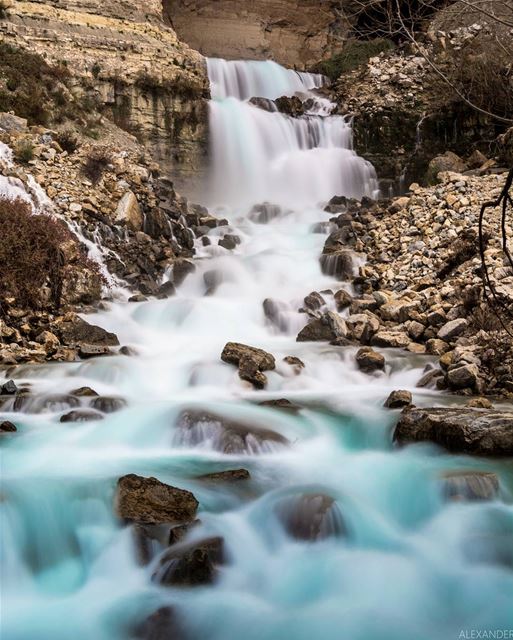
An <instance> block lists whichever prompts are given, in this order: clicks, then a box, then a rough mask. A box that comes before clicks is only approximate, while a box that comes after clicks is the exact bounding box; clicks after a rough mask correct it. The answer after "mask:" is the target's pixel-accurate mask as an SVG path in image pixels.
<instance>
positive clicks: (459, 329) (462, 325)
mask: <svg viewBox="0 0 513 640" xmlns="http://www.w3.org/2000/svg"><path fill="white" fill-rule="evenodd" d="M467 327H468V321H467V320H465V319H464V318H457V319H456V320H451V321H450V322H446V323H445V324H444V326H443V327H442V328H441V329H440V331H439V332H438V338H439V339H440V340H445V341H446V342H448V341H450V340H454V338H457V337H458V336H460V335H461V334H462V333H463V332H464V331H465V329H466V328H467Z"/></svg>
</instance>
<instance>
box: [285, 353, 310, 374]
mask: <svg viewBox="0 0 513 640" xmlns="http://www.w3.org/2000/svg"><path fill="white" fill-rule="evenodd" d="M283 362H286V363H287V364H289V365H290V366H291V367H292V368H293V369H294V373H295V374H296V375H299V374H300V373H301V371H302V370H303V369H304V368H305V363H304V362H303V361H302V360H300V359H299V358H297V357H296V356H285V358H283Z"/></svg>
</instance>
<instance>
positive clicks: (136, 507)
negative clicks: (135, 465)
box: [115, 474, 198, 524]
mask: <svg viewBox="0 0 513 640" xmlns="http://www.w3.org/2000/svg"><path fill="white" fill-rule="evenodd" d="M115 507H116V512H117V514H118V516H119V517H120V518H122V519H123V520H128V521H133V522H142V523H147V524H164V523H170V522H175V523H176V522H180V523H183V522H192V521H193V520H194V518H195V517H196V511H197V509H198V501H197V500H196V498H195V497H194V495H193V494H192V493H191V492H190V491H186V490H185V489H178V488H177V487H172V486H170V485H168V484H164V483H163V482H160V480H157V478H144V477H141V476H137V475H135V474H130V475H127V476H123V477H122V478H120V479H119V480H118V486H117V491H116V498H115Z"/></svg>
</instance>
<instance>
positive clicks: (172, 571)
mask: <svg viewBox="0 0 513 640" xmlns="http://www.w3.org/2000/svg"><path fill="white" fill-rule="evenodd" d="M223 547H224V541H223V539H222V538H221V537H213V538H207V539H205V540H201V541H199V542H193V543H179V544H177V545H174V546H173V547H171V548H170V549H168V550H167V551H166V552H164V554H163V556H162V557H161V558H160V561H159V566H158V568H157V570H156V571H155V573H154V575H153V580H154V581H155V582H158V583H159V584H161V585H164V586H168V587H171V586H181V587H194V586H198V585H205V584H212V583H213V582H214V580H215V577H216V568H217V566H218V565H219V564H222V563H223V561H224V549H223Z"/></svg>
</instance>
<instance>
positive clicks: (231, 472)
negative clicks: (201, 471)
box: [197, 469, 251, 482]
mask: <svg viewBox="0 0 513 640" xmlns="http://www.w3.org/2000/svg"><path fill="white" fill-rule="evenodd" d="M250 478H251V475H250V473H249V471H248V470H247V469H228V470H227V471H217V472H216V473H206V474H205V475H203V476H198V478H197V479H198V480H204V481H205V482H238V481H240V480H249V479H250Z"/></svg>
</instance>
